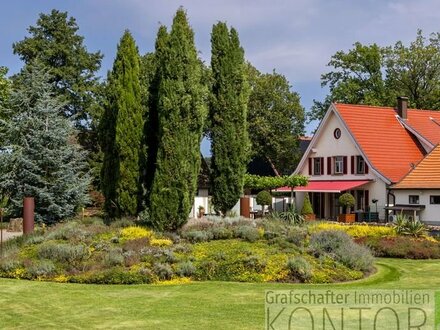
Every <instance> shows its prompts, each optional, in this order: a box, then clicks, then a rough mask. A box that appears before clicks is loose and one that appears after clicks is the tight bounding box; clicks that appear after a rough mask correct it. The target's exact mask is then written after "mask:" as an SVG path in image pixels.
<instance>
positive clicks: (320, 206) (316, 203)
mask: <svg viewBox="0 0 440 330" xmlns="http://www.w3.org/2000/svg"><path fill="white" fill-rule="evenodd" d="M311 202H312V207H313V212H315V214H316V218H318V219H323V218H324V217H325V214H324V212H325V195H324V193H319V192H314V193H312V198H311Z"/></svg>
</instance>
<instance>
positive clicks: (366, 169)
mask: <svg viewBox="0 0 440 330" xmlns="http://www.w3.org/2000/svg"><path fill="white" fill-rule="evenodd" d="M365 174H368V165H367V163H365Z"/></svg>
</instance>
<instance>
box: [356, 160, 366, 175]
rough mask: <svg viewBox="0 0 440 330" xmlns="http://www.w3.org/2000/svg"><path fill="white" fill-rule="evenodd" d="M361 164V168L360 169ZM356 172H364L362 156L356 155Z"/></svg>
mask: <svg viewBox="0 0 440 330" xmlns="http://www.w3.org/2000/svg"><path fill="white" fill-rule="evenodd" d="M361 164H362V165H363V166H362V170H360V166H361ZM356 174H365V159H364V157H362V156H356Z"/></svg>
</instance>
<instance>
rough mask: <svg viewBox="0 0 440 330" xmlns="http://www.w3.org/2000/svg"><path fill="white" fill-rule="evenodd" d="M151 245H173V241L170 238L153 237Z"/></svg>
mask: <svg viewBox="0 0 440 330" xmlns="http://www.w3.org/2000/svg"><path fill="white" fill-rule="evenodd" d="M150 245H152V246H171V245H173V241H172V240H170V239H168V238H152V239H151V240H150Z"/></svg>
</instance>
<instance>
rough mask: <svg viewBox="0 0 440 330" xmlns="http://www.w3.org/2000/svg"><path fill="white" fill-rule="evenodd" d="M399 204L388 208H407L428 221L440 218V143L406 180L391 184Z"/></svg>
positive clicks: (407, 210)
mask: <svg viewBox="0 0 440 330" xmlns="http://www.w3.org/2000/svg"><path fill="white" fill-rule="evenodd" d="M390 194H392V195H394V200H395V204H394V205H393V206H391V207H389V208H388V209H390V210H392V211H394V213H397V212H403V213H406V214H407V215H409V217H412V218H413V219H416V218H419V219H420V220H422V221H423V222H426V223H428V224H438V223H439V222H440V144H439V145H437V146H436V147H435V148H434V149H433V150H432V151H431V152H430V153H429V154H428V155H427V156H426V157H425V158H423V159H422V160H421V161H420V163H418V164H417V165H416V166H415V167H414V168H413V169H412V170H411V171H410V172H409V173H408V174H407V175H406V176H405V177H404V178H403V179H402V180H400V181H399V182H398V183H396V184H394V185H392V186H391V192H390Z"/></svg>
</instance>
